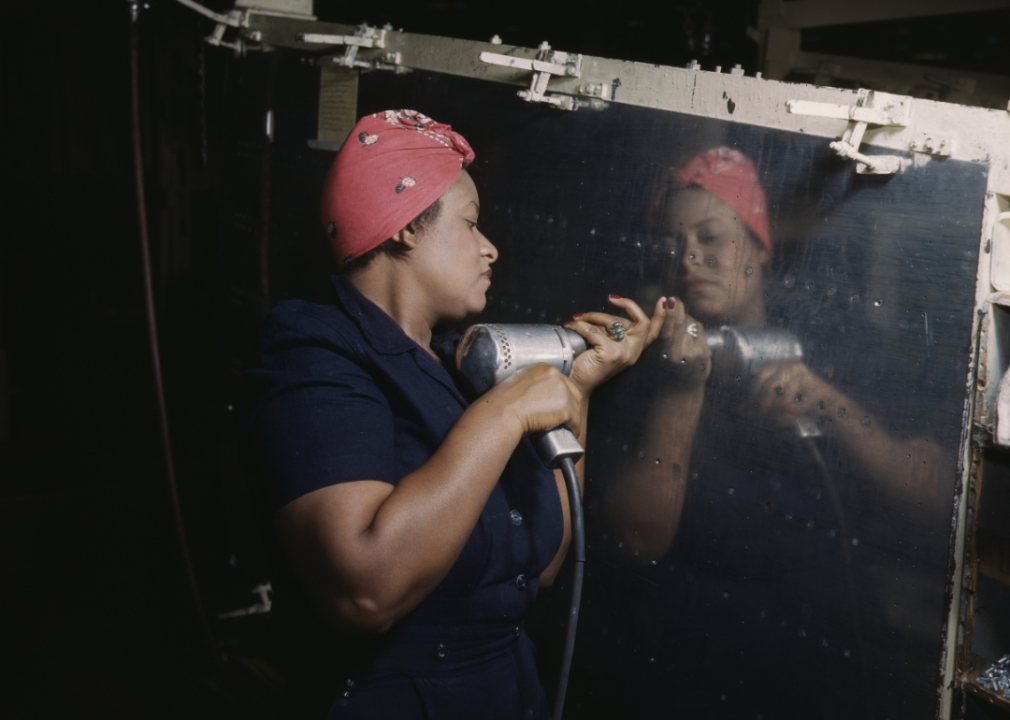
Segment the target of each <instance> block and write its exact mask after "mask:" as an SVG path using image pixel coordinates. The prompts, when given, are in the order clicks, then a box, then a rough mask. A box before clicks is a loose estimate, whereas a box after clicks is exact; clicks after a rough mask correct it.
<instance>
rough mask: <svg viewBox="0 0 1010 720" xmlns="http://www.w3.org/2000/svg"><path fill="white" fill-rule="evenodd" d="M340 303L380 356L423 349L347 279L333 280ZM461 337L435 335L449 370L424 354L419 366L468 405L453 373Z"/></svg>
mask: <svg viewBox="0 0 1010 720" xmlns="http://www.w3.org/2000/svg"><path fill="white" fill-rule="evenodd" d="M331 281H332V283H333V289H334V291H335V292H336V296H337V302H339V303H340V305H342V306H343V308H344V311H345V312H346V313H347V316H348V317H349V318H351V320H353V321H354V323H355V324H356V325H357V326H358V329H359V330H360V331H361V336H362V337H363V338H365V341H366V342H367V343H368V344H369V345H370V346H371V347H372V349H373V350H375V351H376V352H377V353H381V354H383V355H399V354H401V353H405V352H410V351H412V350H422V351H423V348H422V347H421V346H420V345H418V344H417V343H416V342H414V340H413V339H411V338H410V336H408V335H407V333H405V332H404V331H403V328H402V327H400V326H399V325H398V324H397V323H396V321H395V320H393V318H391V317H390V316H389V315H387V314H386V312H385V311H384V310H383V309H382V308H380V307H379V306H378V305H376V304H375V303H374V302H372V301H371V300H369V299H368V298H366V297H365V296H364V295H362V294H361V291H360V290H358V288H356V287H355V286H354V283H352V282H351V281H350V280H349V279H348V277H347V276H346V275H333V276H332V277H331ZM459 337H460V336H459V333H457V332H455V331H454V330H446V329H442V328H438V329H436V330H433V331H432V334H431V348H432V350H434V351H435V353H436V354H437V355H438V356H439V357H440V358H441V359H442V362H443V363H445V366H444V367H443V366H441V365H439V364H438V363H436V362H435V361H434V360H433V359H432V357H431V356H430V355H429V354H428V353H427V352H421V353H420V356H419V357H418V362H419V363H420V364H421V367H422V368H423V369H424V370H425V371H426V372H427V373H428V374H429V375H431V376H432V377H434V378H435V379H437V380H438V381H439V382H441V383H442V384H443V385H445V386H446V387H448V388H450V389H451V390H452V392H453V395H455V396H456V397H457V398H458V399H459V400H461V401H463V403H464V405H465V404H466V402H465V400H464V399H463V396H462V395H461V394H460V391H459V388H458V387H456V384H455V383H454V382H453V381H452V377H451V371H449V370H448V368H454V367H455V364H456V345H457V344H458V343H459Z"/></svg>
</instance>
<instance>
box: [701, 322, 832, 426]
mask: <svg viewBox="0 0 1010 720" xmlns="http://www.w3.org/2000/svg"><path fill="white" fill-rule="evenodd" d="M706 334H707V335H708V348H709V350H711V351H712V373H713V374H718V375H719V377H720V378H721V379H723V380H730V379H736V380H742V381H746V382H753V380H754V378H756V377H757V374H758V373H759V372H761V371H762V370H764V369H765V368H766V367H768V366H769V365H774V364H775V363H777V362H781V361H782V360H796V361H797V362H802V361H803V346H802V345H800V341H799V340H798V339H797V337H796V336H795V335H793V334H792V333H791V332H788V331H786V330H775V329H772V328H752V327H727V326H725V325H724V326H723V327H721V328H719V329H718V330H709V331H706ZM794 425H795V428H796V434H797V435H799V436H800V437H801V438H804V437H818V436H820V435H821V429H820V427H818V425H817V421H816V420H815V419H814V418H812V417H810V416H807V415H803V416H800V417H798V418H796V420H795V422H794Z"/></svg>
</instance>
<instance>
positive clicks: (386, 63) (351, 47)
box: [295, 25, 401, 70]
mask: <svg viewBox="0 0 1010 720" xmlns="http://www.w3.org/2000/svg"><path fill="white" fill-rule="evenodd" d="M295 40H297V41H298V42H303V43H313V44H316V45H344V46H346V49H345V50H344V54H343V55H341V56H336V57H328V58H323V59H322V60H321V61H320V62H321V63H325V64H327V65H336V66H338V67H345V68H369V69H372V70H377V69H389V70H392V69H395V68H396V66H398V65H399V64H400V59H401V58H400V53H398V52H387V53H385V54H384V55H383V56H382V57H379V58H375V59H372V60H359V59H358V50H359V49H360V48H380V49H381V48H384V47H386V29H385V28H374V27H369V26H368V25H358V27H357V28H356V29H355V30H354V34H353V35H318V34H315V33H298V34H296V35H295Z"/></svg>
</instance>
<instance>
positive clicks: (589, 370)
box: [565, 295, 666, 396]
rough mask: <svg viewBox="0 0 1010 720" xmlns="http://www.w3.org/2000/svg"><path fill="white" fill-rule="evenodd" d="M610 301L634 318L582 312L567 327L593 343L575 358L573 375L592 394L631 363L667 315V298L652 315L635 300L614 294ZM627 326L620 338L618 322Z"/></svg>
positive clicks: (583, 388)
mask: <svg viewBox="0 0 1010 720" xmlns="http://www.w3.org/2000/svg"><path fill="white" fill-rule="evenodd" d="M609 300H610V304H611V305H613V306H615V307H617V308H620V309H621V310H624V312H626V313H627V314H628V318H630V322H629V319H628V318H621V317H618V316H616V315H609V314H607V313H602V312H590V313H578V314H577V315H575V316H574V319H573V320H572V321H571V322H567V323H565V327H567V328H570V329H572V330H574V331H575V332H577V333H578V334H579V335H581V336H582V337H584V338H585V339H586V344H587V345H588V346H589V347H588V348H587V349H586V351H585V352H584V353H582V354H581V355H579V357H577V358H576V359H575V365H574V366H573V367H572V373H571V379H572V382H573V383H575V386H576V387H577V388H578V389H579V390H580V391H581V392H582V393H583V395H586V396H588V395H589V394H590V393H592V392H593V390H595V389H596V388H597V387H598V386H599V385H601V384H602V383H604V382H606V381H607V380H609V379H610V378H612V377H613V376H614V375H616V374H617V373H619V372H621V371H622V370H624V369H626V368H629V367H631V366H632V365H634V364H635V363H636V362H637V361H638V358H639V356H641V354H642V351H643V350H645V348H647V347H649V345H651V344H652V342H653V340H655V339H656V338H657V337H658V336H659V331H660V330H662V329H663V320H664V318H665V317H666V298H665V297H661V298H659V300H657V301H656V306H655V308H653V311H652V317H651V318H650V317H649V316H648V315H646V314H645V312H643V311H642V308H640V307H638V304H637V303H635V301H633V300H628V299H627V298H622V297H619V296H617V295H611V296H610V298H609ZM616 322H619V323H621V325H622V326H623V327H624V339H623V340H617V339H616V337H615V334H614V332H613V328H614V323H616Z"/></svg>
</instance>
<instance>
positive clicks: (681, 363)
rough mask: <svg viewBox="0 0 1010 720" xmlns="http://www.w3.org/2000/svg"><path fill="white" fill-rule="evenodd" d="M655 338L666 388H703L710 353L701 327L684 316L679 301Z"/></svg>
mask: <svg viewBox="0 0 1010 720" xmlns="http://www.w3.org/2000/svg"><path fill="white" fill-rule="evenodd" d="M659 338H660V343H661V346H662V348H663V362H662V365H663V369H664V371H665V372H666V374H667V378H668V381H667V383H666V385H667V387H669V388H670V389H674V390H680V391H684V390H693V389H696V388H699V387H701V386H703V385H704V384H705V381H706V380H708V376H709V374H710V373H711V372H712V351H711V350H709V347H708V338H707V337H706V335H705V327H704V326H703V325H702V324H701V323H700V322H698V321H697V320H695V319H694V318H693V317H691V316H690V315H688V314H687V311H686V310H684V303H683V302H682V301H681V300H680V299H679V298H678V299H677V301H676V305H675V306H674V308H673V310H672V311H670V310H667V313H666V322H665V323H663V329H662V331H661V332H660V334H659Z"/></svg>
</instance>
